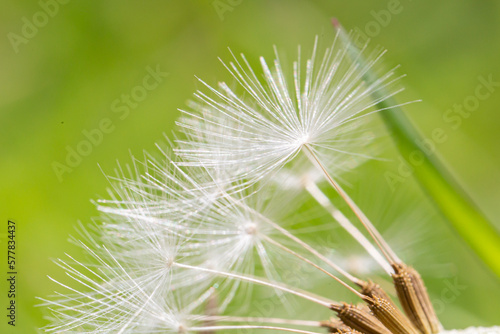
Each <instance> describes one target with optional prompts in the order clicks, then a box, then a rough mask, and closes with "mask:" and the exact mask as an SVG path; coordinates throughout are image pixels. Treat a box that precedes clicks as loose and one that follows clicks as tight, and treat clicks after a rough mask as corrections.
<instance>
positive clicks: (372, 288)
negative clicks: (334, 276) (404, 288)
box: [356, 280, 397, 308]
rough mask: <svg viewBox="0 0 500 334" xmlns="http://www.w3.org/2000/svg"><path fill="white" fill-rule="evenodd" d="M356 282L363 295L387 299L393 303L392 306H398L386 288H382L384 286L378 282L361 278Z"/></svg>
mask: <svg viewBox="0 0 500 334" xmlns="http://www.w3.org/2000/svg"><path fill="white" fill-rule="evenodd" d="M356 284H357V285H358V286H359V287H360V288H361V293H362V294H363V295H365V296H367V297H371V298H374V297H378V298H381V299H385V300H387V301H388V302H389V303H391V304H392V306H394V308H397V306H396V304H394V302H393V301H392V299H391V297H389V295H388V294H387V293H386V292H385V291H384V289H382V287H381V286H380V285H378V284H377V283H375V282H373V281H371V280H368V282H366V281H362V280H359V281H357V282H356Z"/></svg>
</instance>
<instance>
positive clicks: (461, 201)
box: [334, 22, 500, 277]
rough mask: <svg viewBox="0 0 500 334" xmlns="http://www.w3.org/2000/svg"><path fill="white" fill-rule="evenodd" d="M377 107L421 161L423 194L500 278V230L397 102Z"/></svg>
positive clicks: (417, 171) (417, 169) (403, 147)
mask: <svg viewBox="0 0 500 334" xmlns="http://www.w3.org/2000/svg"><path fill="white" fill-rule="evenodd" d="M334 26H335V27H336V29H337V30H338V31H339V34H340V38H342V39H343V40H344V41H346V45H348V47H349V48H350V53H351V54H352V55H354V56H355V57H356V56H357V57H358V59H359V61H360V62H362V61H363V59H362V57H360V55H359V53H360V51H359V50H358V49H357V48H356V47H355V46H354V45H353V43H352V42H349V41H348V40H349V36H348V34H347V33H346V32H345V31H344V30H343V29H342V28H341V27H340V25H338V24H335V22H334ZM353 58H354V57H353ZM364 79H365V81H366V82H367V84H368V85H369V84H371V83H373V82H374V81H375V80H376V77H375V75H374V74H373V73H371V72H368V73H367V74H366V75H365V78H364ZM382 95H385V93H384V92H380V91H379V92H377V94H374V98H375V99H377V98H380V97H381V96H382ZM394 106H396V107H394ZM377 107H378V108H380V109H383V111H381V113H380V114H381V116H382V119H383V120H384V123H385V125H386V127H387V128H388V129H389V131H390V132H391V134H392V136H391V137H392V139H393V140H394V142H395V144H396V147H397V148H398V150H399V152H400V153H401V155H402V156H403V158H404V159H405V160H406V161H407V163H408V165H409V166H411V165H412V164H411V161H412V159H411V157H414V158H413V159H415V158H417V157H418V165H417V164H413V165H414V166H412V169H411V170H412V172H413V174H414V175H415V177H416V179H417V181H418V183H419V184H420V186H421V187H422V189H423V191H424V192H425V193H426V194H427V195H428V196H429V197H430V198H432V199H433V202H434V203H435V205H436V206H437V207H438V209H439V210H440V211H441V212H442V214H443V215H444V216H445V217H446V219H447V220H448V221H449V222H450V223H451V224H452V226H453V227H454V229H455V230H456V231H457V232H458V233H459V234H460V236H461V237H462V238H463V239H464V240H465V241H466V242H467V243H468V245H469V246H470V247H471V248H472V249H473V250H474V251H475V253H476V254H477V255H478V256H479V257H480V258H481V259H482V260H483V262H484V263H485V264H487V265H488V266H489V268H490V269H491V270H492V271H493V272H494V273H496V275H497V276H498V277H500V234H499V232H498V230H497V229H496V228H495V227H493V226H492V225H491V223H490V222H489V221H488V219H486V217H485V216H484V215H483V214H482V212H480V210H479V209H478V208H477V206H476V205H475V204H474V203H473V201H472V200H471V199H470V198H469V196H468V195H467V194H466V192H465V191H464V190H463V189H462V188H461V187H460V186H459V184H458V183H457V182H456V180H454V178H453V177H452V175H451V174H450V173H449V172H448V171H447V169H446V168H445V167H444V165H443V164H442V163H441V161H440V160H439V158H438V157H437V156H436V155H435V154H433V153H434V151H431V150H426V149H425V147H423V145H422V143H423V138H422V136H421V135H420V133H419V132H418V131H417V129H416V128H415V127H414V126H413V124H412V123H411V121H410V120H409V119H408V118H407V117H406V116H405V114H404V112H403V110H402V109H401V108H400V107H397V102H396V101H394V99H392V98H389V99H385V100H383V101H382V102H380V103H379V104H378V105H377ZM397 177H403V176H401V175H399V176H397Z"/></svg>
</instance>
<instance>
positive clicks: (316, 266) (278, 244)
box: [264, 236, 364, 298]
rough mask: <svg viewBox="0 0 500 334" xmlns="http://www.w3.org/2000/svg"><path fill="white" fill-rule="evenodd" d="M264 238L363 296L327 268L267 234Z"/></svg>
mask: <svg viewBox="0 0 500 334" xmlns="http://www.w3.org/2000/svg"><path fill="white" fill-rule="evenodd" d="M264 239H266V240H267V241H268V242H270V243H272V244H273V245H275V246H277V247H279V248H281V249H282V250H284V251H285V252H287V253H289V254H291V255H293V256H295V257H297V258H299V259H301V260H302V261H304V262H306V263H308V264H310V265H311V266H313V267H314V268H316V269H318V270H320V271H322V272H323V273H325V274H327V275H328V276H330V277H331V278H333V279H334V280H336V281H337V282H339V283H340V284H342V285H343V286H344V287H346V288H347V289H348V290H350V291H351V292H353V293H354V294H356V295H357V296H358V297H360V298H363V297H364V296H363V295H362V294H361V293H359V292H358V291H356V290H355V289H353V288H352V287H350V286H349V285H347V283H345V282H344V281H342V280H341V279H340V278H338V277H337V276H335V275H333V274H332V273H330V272H328V271H327V270H325V269H323V268H321V267H320V266H318V265H317V264H316V263H314V262H312V261H311V260H309V259H306V258H305V257H303V256H302V255H300V254H298V253H296V252H294V251H293V250H291V249H290V248H288V247H286V246H284V245H282V244H280V243H279V242H277V241H274V240H273V239H271V238H269V237H267V236H264Z"/></svg>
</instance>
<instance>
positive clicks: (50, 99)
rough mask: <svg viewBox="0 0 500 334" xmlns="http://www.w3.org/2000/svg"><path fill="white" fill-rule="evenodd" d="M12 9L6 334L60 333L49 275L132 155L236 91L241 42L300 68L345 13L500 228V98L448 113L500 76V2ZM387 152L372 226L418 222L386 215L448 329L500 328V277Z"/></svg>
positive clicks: (369, 200) (360, 183)
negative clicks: (213, 97) (215, 93)
mask: <svg viewBox="0 0 500 334" xmlns="http://www.w3.org/2000/svg"><path fill="white" fill-rule="evenodd" d="M46 3H49V4H51V5H43V4H46ZM54 4H57V5H56V6H55V5H54ZM2 5H3V6H2V7H3V9H2V11H1V13H0V31H1V34H2V35H3V37H2V38H1V39H0V66H1V71H0V73H1V76H0V124H1V131H0V159H1V160H0V161H1V162H0V175H1V178H0V180H1V183H0V184H1V188H0V212H1V214H0V217H1V220H2V223H1V225H0V226H1V228H0V235H1V238H2V239H1V245H0V249H1V250H0V254H1V256H0V261H1V262H0V268H1V273H2V274H0V277H1V280H0V281H1V285H0V296H1V297H0V310H2V311H0V313H1V314H0V315H1V317H0V319H2V320H1V322H0V332H2V333H11V332H12V333H34V332H36V328H38V327H41V326H43V325H45V321H44V320H43V314H44V310H43V309H41V308H37V307H35V304H37V303H38V301H37V300H36V299H35V297H36V296H42V297H43V296H46V295H48V294H50V293H52V291H54V290H55V289H56V285H55V284H54V283H52V282H51V281H50V280H49V279H48V278H47V275H50V276H51V277H54V278H57V279H60V280H62V281H65V280H67V278H66V277H65V275H64V273H63V272H62V271H61V270H60V269H59V268H58V267H57V266H55V265H54V264H53V263H52V262H51V261H52V259H53V258H57V257H62V256H63V255H64V252H68V253H71V254H78V253H80V252H81V251H80V250H79V249H77V248H76V247H75V246H73V245H72V244H71V243H69V242H68V241H67V240H68V236H69V235H70V234H75V233H74V227H75V225H76V224H77V222H78V221H82V223H83V224H86V223H88V222H89V221H90V219H91V217H92V216H95V215H97V212H96V209H95V206H94V205H93V204H92V203H91V201H90V200H91V199H95V198H98V197H101V196H105V192H106V187H107V186H108V181H107V180H106V178H105V177H104V176H103V172H102V171H101V169H102V170H104V171H105V172H110V171H112V170H113V168H114V167H115V166H116V160H120V161H122V162H127V161H129V160H130V159H129V157H130V153H131V152H132V153H133V154H134V155H141V154H142V151H143V150H149V151H154V150H155V148H154V143H155V142H157V141H158V140H161V139H162V138H163V133H167V134H168V133H170V132H171V130H172V129H173V127H174V122H175V120H176V118H177V117H178V115H179V112H178V111H177V109H178V108H182V107H183V106H184V105H185V103H186V101H187V100H188V99H189V98H190V97H191V95H192V93H193V91H194V90H195V89H197V88H198V87H199V86H200V85H199V83H197V81H196V79H195V75H196V76H199V77H201V78H203V79H205V80H207V81H208V82H209V83H215V82H216V81H217V80H228V79H229V77H228V75H227V73H226V71H225V70H224V69H223V67H222V65H221V64H220V63H219V61H218V60H217V57H219V56H220V57H222V58H224V59H228V58H229V53H228V50H227V47H231V49H232V50H234V51H236V52H244V53H245V54H246V55H247V57H249V58H253V59H255V58H256V57H258V56H261V55H264V56H268V57H271V56H272V53H273V50H272V45H277V46H278V49H279V50H280V51H281V52H282V55H283V57H284V59H285V61H286V60H288V61H291V60H293V59H294V57H295V54H296V47H297V45H298V44H302V45H304V47H305V48H307V47H309V46H310V45H311V44H312V41H313V39H314V36H315V35H319V36H321V37H322V38H323V39H324V40H326V41H328V40H330V39H332V38H333V36H334V33H333V31H332V27H331V24H330V19H331V18H332V17H337V18H339V20H340V21H341V22H342V23H343V25H344V26H345V27H346V28H348V29H357V30H358V31H361V32H363V33H364V34H366V35H368V36H370V37H371V38H372V45H382V46H383V47H385V48H387V49H388V50H389V52H388V54H387V56H386V58H385V64H386V65H387V66H388V67H389V66H394V65H397V64H401V65H402V67H401V69H400V70H398V71H399V73H406V74H407V77H406V78H404V80H403V83H404V85H405V87H406V88H407V90H406V91H405V93H404V94H403V95H402V96H401V98H402V99H410V100H413V99H422V102H420V103H416V104H412V105H410V106H408V107H407V108H405V109H406V112H407V114H408V116H409V117H410V118H411V119H412V120H413V121H414V122H415V124H416V125H417V126H418V127H419V128H420V130H421V131H422V133H423V134H424V135H425V136H430V134H431V132H432V130H433V129H435V128H442V129H444V131H445V132H446V135H447V136H448V139H447V140H446V141H445V142H444V143H442V144H439V145H437V147H436V149H437V152H438V154H439V155H440V156H441V157H442V159H443V160H444V161H445V162H446V164H447V165H448V166H449V168H450V170H451V172H452V173H453V174H454V175H455V176H456V178H457V179H458V180H459V182H460V183H461V185H462V186H463V187H464V188H465V189H466V190H467V192H468V193H469V195H470V196H471V197H472V198H473V200H474V201H475V202H476V203H477V205H478V206H479V207H480V209H481V210H482V211H483V212H484V213H485V214H486V215H487V217H488V218H489V219H490V220H491V221H492V222H493V223H494V224H496V226H497V227H500V218H499V217H500V206H499V205H498V203H500V167H499V166H500V149H499V143H500V131H499V130H500V112H499V109H498V107H499V106H500V87H498V86H496V87H494V88H493V91H492V92H491V94H490V96H489V97H488V98H486V99H484V100H480V102H479V105H477V106H474V108H472V111H471V112H470V115H469V116H467V117H464V116H458V119H457V118H456V117H457V115H459V114H457V113H455V114H452V113H447V110H449V109H450V108H453V106H454V105H455V104H459V105H460V104H463V103H464V101H468V100H467V99H468V98H469V100H470V96H474V94H475V93H476V87H478V85H479V84H480V79H479V77H483V78H488V77H489V76H491V77H492V78H493V80H494V81H497V82H498V81H500V62H499V61H498V60H499V59H500V47H499V45H500V2H498V1H495V0H480V1H477V0H474V1H473V0H443V1H431V0H419V1H411V0H400V1H397V0H387V1H368V0H366V1H334V0H321V1H320V0H312V1H305V0H304V1H298V0H280V1H278V0H273V1H263V0H262V1H260V0H255V1H254V0H252V1H250V0H232V1H231V0H211V1H128V0H126V1H123V0H122V1H116V0H110V1H95V0H91V1H70V0H66V1H62V0H61V1H60V2H57V1H56V0H55V1H47V0H42V1H40V2H37V1H17V0H16V1H11V0H8V1H5V0H4V1H3V2H2ZM44 8H45V9H44ZM43 11H46V12H47V11H49V12H50V14H51V15H44V14H40V12H43ZM387 13H389V15H387ZM33 23H36V24H37V25H35V26H34V27H33V26H31V27H30V25H31V24H33ZM156 69H158V70H160V71H161V72H164V73H168V75H165V76H160V77H158V85H157V86H156V87H155V88H153V89H151V90H147V94H146V95H145V96H141V98H140V99H139V100H136V101H132V102H130V103H131V104H130V105H129V107H124V106H125V104H124V103H125V101H124V100H121V99H122V98H123V96H124V95H130V94H131V93H132V92H133V91H134V89H135V92H139V91H144V90H143V89H142V90H141V88H137V87H140V86H143V79H144V77H145V76H146V75H147V74H148V71H151V70H156ZM139 93H140V92H139ZM120 107H121V109H119V108H120ZM446 115H448V116H455V119H454V121H450V120H449V119H448V120H447V119H446ZM103 122H104V125H103ZM100 127H104V128H106V129H107V130H108V131H107V132H106V133H103V137H102V140H98V141H96V144H93V145H92V146H91V147H90V148H89V147H86V148H83V149H84V150H87V155H86V156H83V157H82V158H81V161H80V160H75V161H73V167H70V168H69V169H71V170H69V169H66V170H64V171H62V172H61V171H59V175H58V174H57V172H56V171H55V166H59V167H61V166H60V165H57V163H60V164H65V165H66V164H67V163H66V159H67V155H68V149H70V150H71V149H77V147H78V145H83V144H81V143H82V141H84V140H85V139H86V137H85V133H86V131H87V132H91V131H93V130H95V129H99V128H100ZM388 143H389V142H388ZM389 151H390V150H389ZM386 157H387V158H388V160H387V161H385V162H383V163H373V164H368V165H367V166H365V167H364V169H363V173H356V174H355V176H354V177H351V178H352V179H353V182H352V184H353V187H352V189H351V190H350V192H351V193H352V194H353V196H354V197H355V198H356V199H357V200H359V201H360V202H362V205H363V207H364V208H366V210H367V211H368V212H369V213H371V214H372V215H375V216H376V215H380V216H382V214H383V215H386V214H389V215H391V216H392V217H400V216H401V215H403V216H404V215H407V214H408V212H411V213H412V214H408V215H407V216H406V217H412V218H411V219H410V218H407V220H408V219H409V222H408V221H407V222H406V223H405V224H402V225H397V224H398V219H393V220H389V219H386V221H394V224H393V226H389V227H387V228H388V230H390V231H392V232H390V233H392V234H391V235H394V236H396V237H395V241H394V242H396V243H397V242H398V240H399V241H401V240H411V241H412V242H408V243H407V242H400V243H401V244H403V245H402V247H403V246H405V244H406V246H407V247H406V249H404V250H402V251H403V252H404V253H405V254H409V255H408V257H409V258H411V259H414V260H415V261H414V263H415V265H416V266H417V268H420V269H421V270H422V272H423V275H424V278H425V279H426V281H427V284H428V288H429V291H430V293H431V296H432V298H433V300H435V301H436V303H438V304H439V308H440V318H441V320H442V322H443V324H444V325H445V327H447V328H461V327H466V326H468V325H485V326H489V325H493V324H495V323H496V324H497V325H498V324H500V323H499V322H500V320H499V319H500V317H499V314H500V302H499V300H500V284H499V281H498V279H497V278H495V277H494V276H493V275H492V274H491V273H490V272H489V271H488V269H486V268H485V266H483V265H482V264H481V262H480V261H479V260H478V259H477V258H476V257H475V255H474V254H473V253H472V252H471V251H470V250H469V248H468V247H467V246H466V245H465V244H464V243H463V242H462V241H461V240H460V238H459V237H458V236H457V234H456V233H455V232H454V231H453V230H452V228H451V227H450V225H449V224H448V223H447V222H446V221H444V220H443V219H442V218H441V217H440V216H439V214H438V213H436V212H434V211H433V208H432V206H431V205H428V204H429V203H427V199H426V198H425V197H424V196H423V195H422V192H421V191H420V189H419V188H418V187H417V186H416V185H415V182H414V181H412V180H411V178H409V179H408V180H407V181H405V182H402V183H401V184H399V185H398V186H397V187H396V189H395V190H394V191H391V190H388V187H387V184H386V182H384V179H383V177H384V173H383V171H384V170H393V171H397V169H398V164H399V162H398V158H397V155H396V154H395V153H394V152H392V153H391V152H388V153H387V154H386ZM364 172H366V173H364ZM365 175H369V176H368V177H366V176H365ZM384 188H385V189H384ZM367 193H368V194H371V195H372V196H371V197H370V196H368V195H367ZM373 194H375V196H373ZM402 198H403V199H407V200H401V199H402ZM381 208H383V209H381ZM415 212H417V213H418V214H417V215H416V216H415V215H414V213H415ZM418 217H420V218H418ZM421 217H426V218H421ZM7 219H13V220H15V221H16V223H17V242H18V253H17V261H18V272H19V274H18V286H17V289H18V297H17V307H18V317H17V325H16V327H15V329H13V328H11V327H8V326H7V325H6V317H5V315H4V313H6V311H5V309H6V306H7V304H6V303H7V298H6V292H7V287H6V284H5V283H6V280H5V279H4V276H5V275H4V272H6V271H7V268H6V259H5V253H6V243H5V241H6V231H7V227H6V226H7ZM383 229H385V228H383ZM394 231H396V232H394ZM421 231H425V233H420V232H421ZM387 233H389V232H387ZM422 235H424V237H422ZM419 236H420V237H419ZM400 237H401V238H402V239H400ZM398 238H399V239H398ZM405 238H407V239H405ZM410 244H411V247H410ZM403 248H404V247H403ZM499 261H500V259H499ZM328 284H330V283H328ZM457 284H458V288H456V289H453V288H450V285H455V287H457ZM328 287H329V285H327V283H325V285H324V286H322V287H317V288H318V289H319V290H321V291H327V289H328ZM332 289H333V288H332ZM450 291H454V292H453V293H451V294H450ZM279 312H280V311H279V310H278V311H276V313H279ZM308 312H309V313H308ZM307 314H311V315H314V316H316V317H317V316H318V313H317V312H316V313H315V312H314V311H312V310H310V309H308V308H306V309H305V310H303V311H302V316H303V317H304V316H307Z"/></svg>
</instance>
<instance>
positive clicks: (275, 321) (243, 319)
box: [189, 315, 322, 327]
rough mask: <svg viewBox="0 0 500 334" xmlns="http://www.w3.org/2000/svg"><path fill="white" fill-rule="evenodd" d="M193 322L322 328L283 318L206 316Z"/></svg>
mask: <svg viewBox="0 0 500 334" xmlns="http://www.w3.org/2000/svg"><path fill="white" fill-rule="evenodd" d="M189 318H190V319H193V320H198V319H201V320H206V321H219V322H247V323H268V324H281V325H295V326H307V327H321V326H322V323H321V321H310V320H295V319H281V318H256V317H233V316H223V315H220V316H204V315H193V316H191V317H189Z"/></svg>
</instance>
